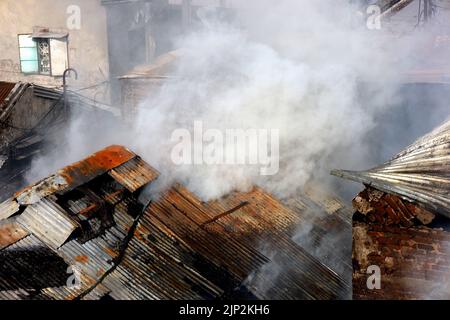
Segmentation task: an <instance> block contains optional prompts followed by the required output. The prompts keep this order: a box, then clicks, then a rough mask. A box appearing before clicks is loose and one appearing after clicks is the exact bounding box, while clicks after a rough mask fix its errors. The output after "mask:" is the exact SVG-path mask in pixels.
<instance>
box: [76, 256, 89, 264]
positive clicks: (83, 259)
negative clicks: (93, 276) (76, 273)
mask: <svg viewBox="0 0 450 320" xmlns="http://www.w3.org/2000/svg"><path fill="white" fill-rule="evenodd" d="M75 261H76V262H79V263H82V264H86V263H88V262H89V257H88V256H85V255H79V256H76V257H75Z"/></svg>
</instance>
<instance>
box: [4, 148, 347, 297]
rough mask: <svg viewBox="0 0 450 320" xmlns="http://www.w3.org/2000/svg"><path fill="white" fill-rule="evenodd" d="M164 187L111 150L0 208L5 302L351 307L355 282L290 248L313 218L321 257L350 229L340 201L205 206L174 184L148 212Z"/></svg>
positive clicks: (252, 197)
mask: <svg viewBox="0 0 450 320" xmlns="http://www.w3.org/2000/svg"><path fill="white" fill-rule="evenodd" d="M157 177H158V172H157V171H156V170H155V169H153V168H152V167H150V166H149V165H148V164H147V163H145V162H144V161H143V160H142V159H141V158H140V157H139V156H137V155H136V154H134V153H133V152H131V151H130V150H128V149H126V148H123V147H121V146H111V147H108V148H106V149H104V150H101V151H99V152H97V153H96V154H94V155H92V156H90V157H88V158H86V159H84V160H82V161H80V162H78V163H75V164H73V165H70V166H67V167H65V168H63V169H61V170H59V171H58V172H57V173H55V174H54V175H52V176H50V177H48V178H46V179H44V180H42V181H40V182H38V183H36V184H35V185H32V186H30V187H28V188H25V189H24V190H22V191H20V192H17V193H16V194H15V195H14V196H13V197H12V198H10V199H9V200H7V201H5V202H4V203H2V204H1V205H0V259H1V260H2V261H4V263H2V264H1V266H0V298H1V299H100V298H104V297H110V298H113V299H218V298H251V299H253V298H274V299H291V298H292V299H293V298H295V299H299V298H300V299H332V298H343V297H348V293H349V292H350V287H351V285H350V281H349V280H348V279H345V278H343V277H342V276H340V275H339V274H338V273H337V272H335V271H333V270H332V269H331V268H330V266H329V264H328V265H327V264H326V263H324V260H323V259H320V258H319V257H317V256H316V255H315V254H316V253H315V252H312V251H311V250H310V251H308V250H305V248H303V247H302V246H301V245H299V244H298V243H296V242H295V241H293V240H292V234H293V233H294V232H295V229H296V228H297V227H298V225H300V224H302V223H307V222H308V221H306V220H305V214H304V213H305V212H306V211H311V210H315V211H317V212H318V213H322V218H321V219H319V221H318V222H317V225H316V226H314V228H312V229H313V231H312V235H314V241H316V247H315V248H316V249H317V248H320V249H321V250H323V248H322V247H320V245H321V244H320V237H321V235H323V234H325V233H326V232H327V231H330V230H333V229H334V230H337V231H339V230H341V229H342V228H345V227H346V226H350V221H349V217H350V212H349V211H348V210H347V209H346V208H345V207H344V206H342V205H341V204H340V202H339V201H338V200H336V199H333V198H330V199H327V200H319V199H314V198H311V197H308V196H306V195H301V196H299V197H297V198H296V199H291V200H290V201H287V202H286V206H285V205H283V204H282V203H281V202H280V201H278V200H277V199H275V198H274V197H273V196H272V195H270V194H268V193H267V192H265V191H264V190H262V189H260V188H257V187H255V188H254V189H253V190H252V191H250V192H248V193H238V192H235V193H232V194H230V195H228V196H227V197H225V198H222V199H219V200H216V201H211V202H208V203H205V202H202V201H201V200H199V199H198V198H197V197H196V196H195V195H194V194H192V193H190V192H189V191H188V190H187V189H186V188H184V187H183V186H181V185H174V186H173V187H172V188H170V189H169V190H167V191H166V192H165V193H163V194H162V195H160V196H159V197H157V198H156V199H154V200H153V201H151V202H148V201H147V200H145V199H146V198H147V197H146V192H143V190H144V189H145V188H146V186H148V185H149V184H151V183H152V181H154V180H155V179H157ZM350 245H351V244H350V243H349V246H350ZM328 246H334V244H333V243H329V244H328ZM343 260H345V259H343ZM348 260H349V261H345V262H344V261H341V263H342V264H343V265H344V268H345V270H346V273H348V274H350V272H349V270H351V265H350V255H349V257H348ZM281 266H283V267H282V268H281ZM72 275H73V277H72Z"/></svg>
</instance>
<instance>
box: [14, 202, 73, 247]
mask: <svg viewBox="0 0 450 320" xmlns="http://www.w3.org/2000/svg"><path fill="white" fill-rule="evenodd" d="M17 222H18V223H19V224H20V225H22V226H23V227H24V228H25V229H26V230H28V231H29V232H30V233H33V234H34V235H36V236H37V237H38V238H39V239H41V241H42V242H44V243H45V244H46V245H48V246H49V247H50V248H52V249H57V248H59V247H60V246H61V245H62V244H63V243H65V242H66V240H67V239H68V238H69V237H70V236H71V235H72V233H73V232H74V231H75V230H76V229H77V228H79V227H80V226H79V224H78V223H76V222H75V221H74V220H73V219H71V218H70V217H69V216H68V215H67V213H66V212H65V211H64V209H63V208H61V207H60V206H59V205H58V204H56V203H55V202H54V201H52V200H51V199H48V198H45V199H42V200H41V201H39V202H37V203H35V204H33V205H30V206H28V207H27V208H26V209H25V211H24V212H23V213H22V214H21V215H19V216H18V217H17Z"/></svg>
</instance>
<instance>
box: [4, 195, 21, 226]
mask: <svg viewBox="0 0 450 320" xmlns="http://www.w3.org/2000/svg"><path fill="white" fill-rule="evenodd" d="M19 209H20V206H19V204H18V203H17V201H15V200H14V199H8V200H6V201H4V202H2V203H0V221H2V220H5V219H7V218H9V217H11V216H12V215H13V214H15V213H16V212H18V211H19Z"/></svg>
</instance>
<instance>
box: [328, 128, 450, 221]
mask: <svg viewBox="0 0 450 320" xmlns="http://www.w3.org/2000/svg"><path fill="white" fill-rule="evenodd" d="M332 174H334V175H336V176H339V177H343V178H346V179H350V180H354V181H357V182H361V183H364V184H366V185H368V186H371V187H373V188H376V189H379V190H381V191H384V192H387V193H392V194H395V195H398V196H400V197H402V198H403V199H405V200H408V201H412V202H417V203H418V204H419V205H421V206H423V207H424V208H425V209H428V210H431V211H433V212H437V213H440V214H442V215H445V216H447V217H450V196H449V195H450V121H447V122H445V123H444V124H443V125H441V126H439V127H438V128H436V129H435V130H433V131H432V132H431V133H429V134H427V135H425V136H424V137H422V138H420V139H418V140H417V141H416V142H415V143H413V144H412V145H411V146H409V147H407V148H406V149H405V150H404V151H402V152H400V153H399V154H398V155H396V156H395V157H394V158H392V160H390V161H388V162H386V163H385V164H383V165H381V166H378V167H376V168H373V169H371V170H368V171H363V172H355V171H344V170H335V171H333V172H332Z"/></svg>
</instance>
